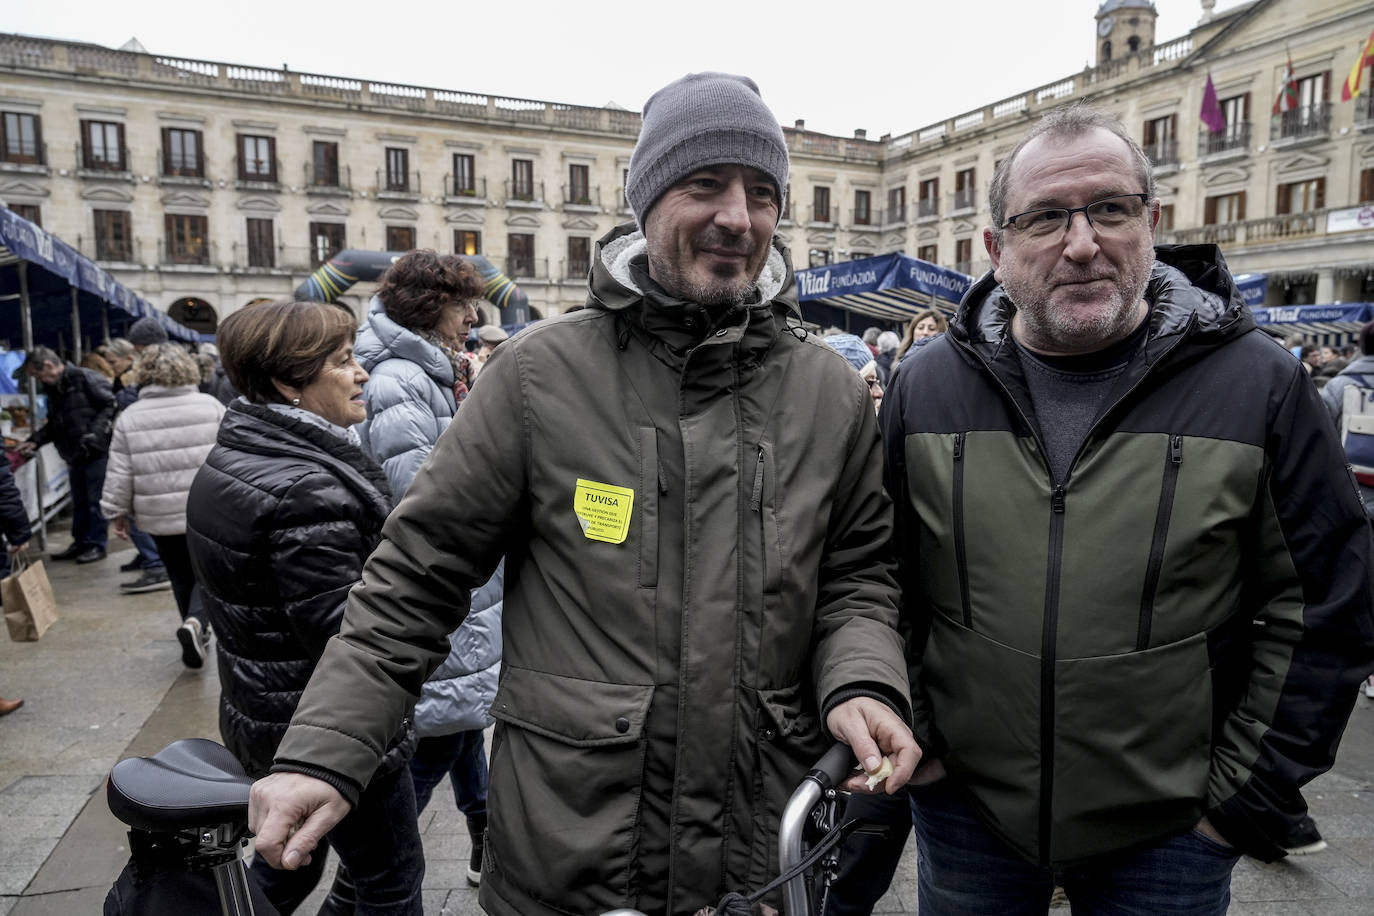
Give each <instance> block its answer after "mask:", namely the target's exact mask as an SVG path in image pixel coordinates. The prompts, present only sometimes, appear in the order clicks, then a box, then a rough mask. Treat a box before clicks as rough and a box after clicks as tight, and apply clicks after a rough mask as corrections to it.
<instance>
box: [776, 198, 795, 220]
mask: <svg viewBox="0 0 1374 916" xmlns="http://www.w3.org/2000/svg"><path fill="white" fill-rule="evenodd" d="M778 222H780V223H790V222H792V198H791V196H790V195H789V196H788V198H787V200H785V201H783V207H782V215H781V216H779V217H778Z"/></svg>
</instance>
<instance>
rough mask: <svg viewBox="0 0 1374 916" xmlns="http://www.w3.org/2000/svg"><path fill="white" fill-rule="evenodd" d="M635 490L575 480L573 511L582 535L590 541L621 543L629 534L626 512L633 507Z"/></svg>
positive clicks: (628, 513)
mask: <svg viewBox="0 0 1374 916" xmlns="http://www.w3.org/2000/svg"><path fill="white" fill-rule="evenodd" d="M634 504H635V491H634V490H631V489H630V488H628V487H616V486H612V485H611V484H608V483H597V482H596V481H593V480H583V479H582V478H580V477H579V478H578V479H577V489H576V490H574V491H573V512H575V513H576V514H577V521H578V523H579V524H580V525H581V526H582V533H583V534H585V535H586V536H587V537H588V538H590V539H591V540H593V541H605V542H606V543H608V544H623V543H625V537H626V535H628V534H629V533H630V511H631V510H632V509H633V508H634Z"/></svg>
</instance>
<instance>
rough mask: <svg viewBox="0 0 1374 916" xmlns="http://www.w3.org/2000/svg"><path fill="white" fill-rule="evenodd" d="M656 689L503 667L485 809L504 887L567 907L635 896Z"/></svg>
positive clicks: (591, 907)
mask: <svg viewBox="0 0 1374 916" xmlns="http://www.w3.org/2000/svg"><path fill="white" fill-rule="evenodd" d="M653 691H654V688H653V686H652V685H641V684H608V683H602V682H598V681H588V680H582V679H580V678H573V677H564V676H561V675H556V674H547V673H544V672H540V671H534V670H532V669H529V668H517V667H514V666H509V665H508V666H506V670H505V676H504V677H503V678H502V681H501V687H500V689H499V690H498V691H497V694H496V700H495V702H494V703H493V704H492V709H491V714H492V716H493V717H495V718H496V719H497V720H498V721H499V722H500V723H501V725H500V726H498V740H497V742H496V744H495V745H494V747H493V749H492V758H491V782H490V789H489V792H490V804H489V805H488V806H487V807H488V812H489V817H490V821H489V832H488V835H487V848H488V850H489V851H490V855H491V867H492V870H493V871H494V872H496V873H498V874H499V875H500V876H501V882H502V883H503V884H510V885H512V886H513V887H515V888H518V889H520V890H521V891H522V892H523V893H525V894H526V895H528V896H529V897H531V898H532V899H536V900H540V901H543V902H545V903H547V904H549V905H550V906H554V907H557V908H558V909H560V910H563V911H566V912H579V913H580V912H600V911H602V910H607V909H612V908H614V907H618V906H624V905H625V901H626V900H627V899H630V896H631V889H632V886H633V885H634V883H635V881H636V877H637V876H636V868H635V859H636V847H637V843H638V834H639V810H640V796H641V792H642V788H643V786H642V778H643V770H644V745H645V742H644V727H645V720H646V718H647V716H648V711H649V703H650V701H651V700H652V699H653Z"/></svg>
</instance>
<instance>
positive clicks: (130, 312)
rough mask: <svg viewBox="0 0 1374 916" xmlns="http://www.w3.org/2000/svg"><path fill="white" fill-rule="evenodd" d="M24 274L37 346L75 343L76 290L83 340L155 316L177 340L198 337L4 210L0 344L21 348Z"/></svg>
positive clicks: (0, 223) (66, 247)
mask: <svg viewBox="0 0 1374 916" xmlns="http://www.w3.org/2000/svg"><path fill="white" fill-rule="evenodd" d="M21 264H27V265H28V266H27V268H25V270H26V273H27V276H26V278H25V279H26V283H27V286H28V294H29V310H30V314H31V315H32V318H33V340H34V343H38V344H43V345H45V346H49V347H54V348H56V347H58V346H59V345H61V344H65V345H68V346H70V345H71V343H72V290H73V289H75V290H76V306H77V310H78V312H79V319H80V328H81V334H82V336H83V337H88V338H91V339H93V340H100V339H101V338H102V337H103V336H104V329H105V328H106V327H108V328H109V329H110V332H111V334H117V333H118V332H119V331H121V330H122V329H124V328H126V327H127V326H128V325H130V324H132V323H133V322H135V321H137V320H138V319H139V318H144V317H149V316H151V317H152V318H153V319H154V320H155V321H157V322H158V323H160V324H161V325H162V326H163V327H164V328H166V329H167V336H168V337H170V338H172V339H174V340H185V341H196V340H199V339H200V335H199V334H197V333H196V332H195V331H192V330H191V329H190V328H187V327H184V326H182V325H181V324H178V323H177V322H175V321H173V320H172V319H171V318H169V317H168V316H167V313H166V312H162V311H159V310H158V308H157V307H156V306H154V305H153V304H152V303H150V302H148V301H147V300H145V299H142V298H140V297H139V296H138V295H137V294H135V293H134V292H133V290H131V289H129V288H128V287H126V286H123V285H121V284H120V283H119V282H118V281H117V280H115V278H114V277H112V276H110V274H109V273H107V272H106V271H104V270H102V269H101V268H99V267H97V266H96V265H95V264H93V263H92V262H91V261H90V260H89V259H87V258H85V257H82V256H81V255H80V254H79V253H78V252H77V251H76V249H74V248H72V246H70V245H68V244H67V243H66V242H64V241H62V240H61V239H59V238H58V237H57V236H55V235H53V234H52V233H50V232H47V231H45V230H43V229H40V228H39V227H38V226H35V225H34V224H33V223H31V222H29V221H28V220H26V219H22V218H21V217H19V216H16V215H15V214H14V213H13V212H12V211H10V210H6V209H4V208H0V304H3V305H0V340H8V341H9V346H10V347H11V348H12V349H19V348H20V345H21V344H20V341H21V339H22V329H21V326H22V323H21V318H20V314H19V291H20V265H21Z"/></svg>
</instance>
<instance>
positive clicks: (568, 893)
mask: <svg viewBox="0 0 1374 916" xmlns="http://www.w3.org/2000/svg"><path fill="white" fill-rule="evenodd" d="M787 172H788V159H787V145H786V142H785V140H784V138H783V134H782V131H781V129H780V128H779V127H778V123H777V119H776V118H774V117H773V115H772V113H771V112H770V111H769V110H768V108H767V107H766V106H765V105H764V104H763V101H762V99H761V98H760V97H759V92H758V87H757V86H755V84H754V83H753V81H751V80H749V79H746V78H744V77H739V76H730V75H728V74H722V73H699V74H692V75H689V76H687V77H684V78H683V79H680V80H678V81H676V82H674V83H672V84H670V85H668V86H666V87H664V88H663V89H661V90H660V91H659V92H658V93H656V94H655V95H654V96H653V97H652V98H651V99H650V100H649V102H648V104H647V105H646V107H645V111H644V127H643V131H642V133H641V134H640V138H639V143H638V145H637V146H636V148H635V152H634V156H633V157H632V159H631V162H630V174H629V180H628V182H627V189H626V190H627V194H628V196H629V199H630V202H631V205H632V206H633V207H634V211H635V215H636V223H632V224H626V225H624V226H620V227H619V228H617V229H615V230H614V231H613V232H611V233H610V234H609V235H607V236H606V237H605V238H604V239H602V240H601V242H600V243H599V245H598V248H597V252H596V256H595V258H594V261H593V265H592V271H591V280H590V287H591V288H590V293H589V296H588V300H587V307H586V308H584V309H581V310H578V311H576V312H571V313H568V314H564V315H560V316H557V317H555V318H552V319H548V320H545V321H542V322H540V323H539V324H537V325H533V326H531V327H530V328H527V329H526V330H524V331H522V332H521V333H519V334H517V335H515V336H514V337H512V338H511V339H510V340H508V341H506V342H505V343H503V344H501V346H500V348H498V349H497V350H496V352H495V353H494V354H493V355H492V357H491V359H490V361H489V362H488V363H487V365H486V368H485V369H483V371H482V383H481V384H480V385H477V386H476V387H475V388H473V391H472V394H471V395H470V396H469V398H468V400H467V401H466V402H465V403H464V406H463V409H462V410H460V411H458V413H457V414H456V415H455V417H454V419H453V422H452V424H451V425H450V427H449V429H448V431H447V432H445V433H444V435H443V436H441V437H440V439H439V441H438V443H437V444H436V446H435V447H434V450H433V452H432V453H431V454H430V458H429V460H428V461H427V462H426V464H425V466H424V467H423V468H422V469H421V470H420V472H419V473H418V474H417V475H416V477H415V479H414V482H413V483H412V484H411V487H410V489H409V491H407V493H406V496H405V498H404V500H403V501H402V502H401V503H400V505H399V506H397V508H396V510H395V511H394V512H393V513H392V515H391V518H390V520H389V521H388V523H387V526H386V529H385V530H384V531H383V534H382V542H381V544H380V545H379V546H378V548H377V550H376V552H375V553H374V554H373V555H372V558H371V560H370V561H369V562H368V564H367V567H366V569H365V570H364V572H363V581H362V583H361V584H360V585H359V586H357V587H355V588H354V589H353V590H352V592H351V593H350V595H349V599H348V607H347V610H346V612H345V616H344V621H343V626H342V630H341V632H340V635H339V636H338V637H336V638H335V639H333V640H331V641H330V643H329V645H328V647H327V648H326V649H325V652H324V655H323V657H322V659H321V661H320V663H319V666H318V667H317V668H316V669H315V674H314V677H313V678H312V680H311V684H310V687H309V688H308V689H307V691H306V693H305V695H304V697H303V698H302V700H301V703H300V706H299V707H298V708H297V712H296V716H295V719H294V722H293V725H292V727H291V728H290V730H288V731H287V733H286V736H285V737H284V738H283V740H282V742H281V744H280V746H279V748H278V752H277V758H276V766H275V767H274V772H273V774H272V775H271V776H269V777H267V778H266V779H264V780H262V781H261V782H259V783H257V785H256V786H255V787H254V790H253V796H252V799H253V800H252V806H251V812H250V821H251V823H252V826H253V829H254V830H255V831H256V833H257V849H258V851H259V852H261V853H262V854H263V855H264V857H266V858H267V859H268V861H270V862H272V863H273V864H280V865H284V866H285V867H287V868H295V867H298V866H299V865H300V864H302V863H303V862H305V861H307V858H308V855H309V852H310V850H311V849H313V848H314V846H315V844H316V842H317V841H318V839H319V837H321V836H323V835H324V833H325V832H326V831H327V830H328V829H329V828H330V826H332V825H333V824H334V823H336V822H337V821H338V819H339V818H340V817H341V816H342V815H343V814H344V813H345V812H347V810H348V809H349V806H350V804H352V803H354V802H355V801H356V799H357V798H358V793H359V789H360V788H361V786H362V785H363V783H364V782H365V781H366V779H367V777H368V775H369V774H370V773H372V772H373V771H374V770H375V769H376V766H377V762H378V759H379V754H380V750H381V749H382V748H385V747H386V746H387V741H388V739H389V738H390V736H391V735H392V734H394V733H395V731H396V730H397V729H398V728H399V727H400V725H401V720H402V718H403V717H404V716H405V714H406V712H407V710H408V708H409V706H410V705H411V704H413V702H414V697H415V696H416V695H417V694H418V692H419V690H420V687H421V685H422V684H423V682H424V680H425V676H426V674H427V673H428V672H430V671H431V670H432V669H433V668H434V667H435V666H436V665H438V664H439V663H440V662H441V661H442V660H443V659H444V658H445V656H446V655H447V652H448V649H449V643H448V641H447V636H448V634H450V633H452V632H454V631H455V630H456V629H457V627H458V624H459V623H460V622H461V621H462V619H463V617H464V615H465V614H466V612H467V609H468V606H469V597H470V592H471V589H473V588H474V587H476V586H479V585H481V584H482V583H483V582H485V581H486V580H487V578H488V577H489V576H490V575H491V572H492V570H493V569H494V568H495V567H496V564H497V561H498V560H499V559H500V558H501V557H502V556H503V555H504V556H506V557H507V563H506V569H507V579H506V583H505V607H504V615H505V616H504V626H503V636H504V652H503V660H502V666H503V667H502V672H501V681H500V687H499V690H498V692H497V694H496V696H495V699H494V701H493V702H492V705H491V715H492V716H493V717H494V718H495V719H496V720H497V723H496V740H495V743H494V745H493V750H492V759H491V785H490V795H489V799H490V805H489V822H488V830H487V835H486V856H485V858H484V860H483V861H484V867H483V875H482V882H481V887H482V890H481V897H480V903H481V905H482V907H483V908H484V909H485V910H486V911H487V912H488V913H492V914H495V916H517V914H520V916H556V914H562V913H570V912H571V913H596V912H603V911H606V910H611V909H615V908H617V907H634V908H636V909H639V910H642V911H644V912H649V913H665V914H687V913H692V912H694V911H696V910H697V909H698V908H699V907H701V906H702V905H703V904H705V903H712V902H714V901H715V900H716V899H718V898H719V897H720V895H721V894H723V893H724V892H726V891H729V890H740V891H748V890H752V889H758V888H761V887H763V885H764V884H766V883H767V882H768V880H769V879H770V878H771V877H773V873H774V868H775V860H776V837H777V828H778V816H779V813H780V811H781V809H782V807H783V805H784V803H785V801H786V799H787V797H788V795H789V794H790V793H791V791H792V790H793V788H794V787H795V786H796V784H797V783H798V781H799V780H800V779H801V777H802V776H803V774H804V773H805V771H806V770H807V768H808V767H809V766H810V765H811V764H812V763H814V762H815V760H816V759H817V758H818V757H820V755H821V754H822V752H823V751H825V750H826V748H827V746H828V745H829V743H830V742H831V741H833V740H836V739H838V740H841V741H844V742H846V743H848V744H849V745H850V746H851V747H852V748H853V750H854V753H855V755H856V757H857V759H858V760H859V761H860V762H861V763H862V764H863V766H864V768H865V769H866V770H868V771H869V772H873V771H875V770H877V769H879V767H880V764H881V761H880V758H881V757H882V756H884V755H886V756H887V757H889V758H890V762H891V763H892V765H893V773H892V775H891V776H889V777H888V778H887V780H886V783H885V789H886V790H887V791H888V792H895V791H896V790H897V789H898V788H900V787H901V785H902V784H903V783H905V782H906V780H907V778H908V777H909V776H910V775H911V773H912V772H913V770H914V769H915V766H916V763H917V761H918V759H919V757H920V751H919V749H918V748H917V746H916V744H915V742H914V740H913V739H912V737H911V732H910V729H909V728H908V726H907V724H906V721H907V720H908V719H909V716H910V691H909V689H908V685H907V679H906V674H905V662H904V659H903V652H902V640H901V637H900V636H899V634H898V632H897V613H896V586H895V584H894V576H893V571H894V567H893V561H892V556H891V552H890V546H889V536H890V530H891V506H890V503H889V501H888V499H887V497H886V495H885V494H884V491H883V488H882V459H881V454H880V444H879V439H878V431H877V422H876V419H875V417H874V413H873V409H872V406H871V403H872V401H871V398H870V397H869V395H868V391H867V388H866V386H865V385H864V383H863V382H862V381H861V380H860V379H859V378H858V376H857V375H856V374H855V373H854V371H853V370H852V369H850V367H849V365H848V363H847V362H846V361H845V359H844V358H843V357H842V356H840V355H839V354H838V353H836V352H834V351H833V350H831V349H830V348H829V347H827V346H826V345H825V343H824V342H823V341H821V340H819V339H817V338H815V337H812V336H810V335H807V334H806V333H804V332H802V331H801V330H800V329H799V328H797V327H795V326H793V325H792V324H789V315H790V314H792V313H795V311H796V308H797V306H796V295H795V287H794V283H793V276H792V268H791V265H790V262H789V258H788V254H787V250H786V249H785V248H784V247H783V246H782V245H781V244H779V243H778V242H777V240H775V239H774V237H773V233H774V229H775V227H776V225H777V221H778V216H779V213H780V212H781V206H782V199H783V194H784V193H785V190H786V187H787ZM360 685H366V689H359V686H360ZM856 784H857V786H858V787H860V788H861V787H863V785H864V779H863V778H862V777H859V778H857V780H856ZM880 791H881V790H880ZM774 902H776V901H774Z"/></svg>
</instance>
